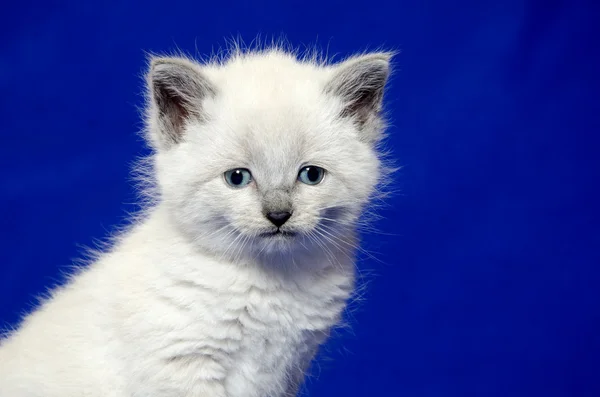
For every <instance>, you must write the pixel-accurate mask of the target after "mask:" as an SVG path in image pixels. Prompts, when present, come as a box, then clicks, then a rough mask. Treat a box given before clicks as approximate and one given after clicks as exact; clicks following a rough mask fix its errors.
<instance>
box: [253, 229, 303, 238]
mask: <svg viewBox="0 0 600 397" xmlns="http://www.w3.org/2000/svg"><path fill="white" fill-rule="evenodd" d="M296 234H297V233H296V232H291V231H289V230H280V229H277V230H275V231H272V232H265V233H261V234H260V235H259V236H260V237H265V238H269V237H286V238H290V237H294V236H296Z"/></svg>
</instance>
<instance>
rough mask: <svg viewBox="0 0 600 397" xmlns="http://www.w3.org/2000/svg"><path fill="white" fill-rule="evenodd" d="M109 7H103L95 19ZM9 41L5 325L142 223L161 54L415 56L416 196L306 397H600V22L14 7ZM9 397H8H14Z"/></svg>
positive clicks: (404, 140)
mask: <svg viewBox="0 0 600 397" xmlns="http://www.w3.org/2000/svg"><path fill="white" fill-rule="evenodd" d="M92 3H95V4H92ZM1 13H2V17H1V19H2V23H0V38H1V40H0V94H1V95H0V220H1V226H2V227H1V239H0V323H5V324H14V323H15V322H16V321H17V320H18V318H19V316H20V314H21V313H22V312H24V311H26V310H28V309H29V308H30V307H31V304H32V303H33V302H34V300H33V296H35V295H36V294H39V293H40V292H42V291H44V288H45V286H47V285H49V284H51V283H53V282H54V281H56V280H59V279H60V277H59V275H60V272H61V271H63V270H65V269H66V268H67V267H68V265H69V264H70V263H71V262H72V259H76V258H78V257H79V256H80V253H81V249H80V247H81V246H89V245H91V244H92V243H93V240H94V239H97V238H102V237H104V236H105V235H106V232H107V230H111V229H112V227H113V226H114V225H117V224H119V223H121V222H122V219H123V217H124V214H125V211H126V210H127V211H128V210H133V209H135V206H134V205H133V204H132V202H133V200H134V199H135V195H134V191H133V189H132V187H131V184H130V182H129V179H128V170H129V167H130V165H131V163H132V161H133V160H134V158H135V157H136V156H138V155H141V154H143V153H145V149H144V146H143V143H142V142H141V140H140V139H139V138H138V137H137V136H136V135H135V133H136V131H138V130H139V129H140V127H141V123H140V118H139V116H138V112H137V110H136V106H137V105H140V104H141V96H140V94H141V92H142V88H141V79H140V78H139V76H140V73H141V71H142V68H143V65H144V52H143V51H144V50H145V51H153V52H164V51H168V50H172V49H174V48H176V47H179V48H181V49H183V50H185V51H187V52H192V53H194V52H196V49H197V51H198V53H200V54H206V53H208V52H210V51H211V50H212V49H213V48H214V47H215V46H218V45H220V44H223V37H231V36H232V35H238V34H239V35H240V36H241V37H243V38H245V39H246V40H247V41H250V40H252V38H254V37H255V36H256V34H258V33H261V34H263V35H265V36H271V35H279V34H281V33H285V34H286V36H287V37H288V39H289V40H290V41H291V42H292V43H294V44H299V45H300V44H312V43H315V42H318V43H319V44H320V45H321V46H322V47H324V48H328V50H329V53H330V54H333V53H337V54H340V55H345V54H348V53H350V52H353V51H356V50H363V49H366V48H377V47H379V46H384V47H386V48H394V49H400V50H401V51H402V53H401V55H400V56H399V57H397V59H396V62H397V73H396V74H395V76H394V78H393V80H392V84H391V89H390V91H389V96H388V99H389V100H388V107H389V110H390V111H391V115H392V117H393V121H394V123H393V127H392V129H391V139H390V141H389V142H390V147H391V148H392V149H393V151H394V154H395V156H396V157H397V158H398V159H399V163H400V164H401V165H404V169H403V170H402V172H400V173H398V174H397V175H396V176H395V182H394V183H395V187H396V188H398V189H400V190H401V194H398V195H396V196H395V197H394V198H392V199H391V200H390V206H389V207H388V208H384V209H383V210H382V212H381V213H382V215H383V216H384V219H383V220H381V221H380V222H379V223H378V225H377V226H378V228H379V229H380V230H381V231H382V232H383V233H385V234H381V235H368V236H366V241H365V244H366V248H367V249H369V250H370V251H371V252H373V253H374V256H375V257H376V258H377V260H375V259H372V258H368V257H366V258H364V260H363V261H362V263H361V266H362V267H363V268H365V269H371V270H372V271H373V272H374V273H375V276H374V277H373V279H372V283H371V284H370V286H369V288H368V290H367V292H366V294H365V298H366V301H365V302H364V303H363V304H362V305H361V306H360V307H359V308H358V309H357V310H356V311H355V312H354V315H353V324H354V326H353V332H342V333H340V334H339V335H338V336H337V337H336V338H335V339H334V340H333V341H332V342H331V343H330V344H328V346H327V348H326V349H325V351H324V353H323V354H322V356H321V359H320V360H319V363H320V365H319V367H318V368H317V371H316V372H315V378H314V379H313V380H311V381H310V382H309V385H308V394H307V395H310V396H411V397H419V396H436V397H437V396H457V397H465V396H499V397H500V396H502V397H506V396H510V397H518V396H544V397H552V396H599V395H600V294H599V284H600V269H599V266H600V253H599V252H600V250H599V249H598V248H599V245H600V227H599V226H600V210H599V209H598V203H599V202H600V194H599V177H600V166H599V162H598V160H597V159H596V156H597V153H598V151H599V144H600V139H599V137H598V131H599V127H600V116H599V114H600V90H599V88H600V84H599V77H598V75H599V72H600V55H599V53H600V52H599V46H598V39H599V38H600V27H599V22H598V20H599V17H600V3H598V2H597V1H596V2H594V1H593V0H591V1H589V2H588V3H585V2H583V1H581V2H578V1H568V2H567V1H564V2H559V1H539V2H534V1H510V0H508V1H498V2H493V1H484V0H479V1H476V0H473V1H467V0H457V1H443V0H428V1H423V0H404V1H398V2H392V1H389V2H381V1H369V2H358V1H329V2H325V1H320V2H316V1H302V2H300V1H293V2H279V1H270V2H268V1H255V2H244V3H241V2H240V3H237V4H235V3H227V2H223V3H218V2H200V1H196V2H176V1H170V2H159V1H145V2H142V1H137V2H117V1H106V2H104V3H102V4H100V2H84V1H37V2H36V1H19V2H16V1H12V2H4V3H3V5H2V11H1ZM3 397H5V396H3Z"/></svg>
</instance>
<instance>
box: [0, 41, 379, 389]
mask: <svg viewBox="0 0 600 397" xmlns="http://www.w3.org/2000/svg"><path fill="white" fill-rule="evenodd" d="M390 57H391V55H390V54H388V53H370V54H366V55H360V56H355V57H352V58H349V59H347V60H346V61H344V62H341V63H338V64H327V63H324V62H317V61H315V60H313V59H301V58H298V57H297V56H296V55H294V54H292V53H290V52H286V51H284V50H281V49H278V48H271V49H266V50H262V51H247V52H243V51H238V52H235V53H233V54H231V55H230V56H229V57H228V58H227V59H224V60H221V61H210V62H208V63H206V64H199V63H196V62H194V61H191V60H189V59H185V58H179V57H165V58H154V59H152V61H151V65H150V70H149V72H148V74H147V85H148V106H147V128H146V133H147V140H148V142H149V144H150V145H151V147H152V149H153V155H152V157H151V159H150V160H151V164H152V170H153V171H152V178H153V180H155V181H156V185H155V186H156V191H155V197H154V201H153V204H152V205H151V206H150V208H149V209H148V210H147V211H145V215H144V217H142V218H140V219H139V220H137V221H136V222H134V225H133V226H132V227H131V228H130V229H129V230H128V231H127V232H125V233H123V234H122V235H121V236H120V237H119V238H118V239H117V241H116V243H115V245H114V247H113V248H111V249H110V250H107V252H104V253H102V254H101V255H99V257H98V259H97V260H96V261H95V262H94V263H92V264H91V265H90V266H89V267H87V268H86V269H84V270H82V271H81V272H80V273H79V274H77V275H76V276H73V277H72V279H71V280H70V282H68V283H67V284H66V285H65V286H64V287H61V288H59V289H57V290H55V291H54V292H53V293H52V297H51V298H50V299H48V300H47V301H46V302H45V303H44V304H43V305H42V306H41V307H40V308H39V309H38V310H37V311H35V312H34V313H32V314H31V315H29V316H28V317H27V318H25V320H24V321H23V323H22V324H21V326H20V327H19V328H18V329H17V330H15V332H13V333H12V335H9V336H8V337H7V338H6V339H5V340H4V341H3V342H2V344H1V345H0V396H2V397H82V396H89V397H96V396H97V397H175V396H177V397H184V396H187V397H192V396H211V397H225V396H227V397H266V396H269V397H278V396H294V395H296V393H297V391H298V388H299V387H300V386H301V384H302V382H303V378H304V374H305V371H306V369H307V368H308V366H309V364H310V362H311V360H312V358H313V356H314V355H315V352H316V351H317V349H318V347H319V345H320V344H322V342H324V340H325V339H326V338H327V336H328V334H329V331H330V329H331V328H332V327H333V326H334V325H336V323H338V321H340V318H341V314H342V311H343V310H344V308H345V305H346V302H347V300H348V298H349V297H350V295H351V294H352V292H353V288H354V279H355V275H354V270H355V266H354V260H353V258H354V248H355V247H356V244H357V242H356V226H357V221H358V220H359V217H360V216H361V213H362V212H363V209H364V207H365V205H366V204H367V203H368V201H369V199H370V198H371V197H372V195H373V193H374V192H375V191H376V188H377V185H378V182H379V181H380V179H381V175H382V172H383V166H382V161H381V159H380V157H381V156H380V154H379V153H378V151H377V150H376V145H377V143H378V142H379V141H380V140H381V138H382V134H383V130H384V121H383V118H382V115H381V107H382V98H383V91H384V86H385V84H386V81H387V78H388V75H389V67H390V66H389V63H390Z"/></svg>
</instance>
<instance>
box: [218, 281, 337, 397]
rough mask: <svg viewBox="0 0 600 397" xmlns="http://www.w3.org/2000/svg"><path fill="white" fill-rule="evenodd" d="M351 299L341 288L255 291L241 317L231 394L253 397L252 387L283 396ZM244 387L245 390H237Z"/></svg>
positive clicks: (258, 289) (256, 391) (267, 394)
mask: <svg viewBox="0 0 600 397" xmlns="http://www.w3.org/2000/svg"><path fill="white" fill-rule="evenodd" d="M347 298H348V291H347V290H345V289H344V290H342V289H339V288H338V287H333V288H332V291H331V292H328V291H326V290H325V289H317V290H315V289H313V288H310V289H307V290H301V289H292V290H272V291H265V290H261V289H260V288H257V287H252V288H250V289H249V290H248V291H247V294H246V299H245V302H244V304H243V305H242V307H240V309H239V316H238V318H237V322H238V324H239V327H240V330H241V339H240V343H239V348H238V349H237V351H236V352H235V353H234V354H233V355H232V357H231V358H232V369H233V370H232V372H231V374H230V377H229V382H228V383H229V384H230V392H231V395H234V396H238V395H239V396H243V395H248V394H247V393H248V390H249V388H250V389H254V390H255V394H256V395H264V396H271V395H272V396H278V395H281V394H282V393H283V391H284V390H285V389H286V388H287V387H288V386H289V385H288V383H289V382H290V379H293V378H297V377H299V376H300V375H301V374H300V373H298V372H302V371H303V370H304V369H305V367H306V366H307V364H308V363H309V361H310V360H311V359H312V356H313V354H314V352H315V350H316V348H317V347H318V345H319V344H320V343H321V342H322V340H323V339H324V338H325V336H326V335H327V333H328V331H329V329H330V328H331V327H332V326H333V325H335V324H336V323H337V322H338V321H339V317H340V314H341V312H342V310H343V308H344V306H345V302H346V299H347ZM239 385H244V386H243V390H242V389H239V390H236V388H237V387H239ZM252 395H254V394H252Z"/></svg>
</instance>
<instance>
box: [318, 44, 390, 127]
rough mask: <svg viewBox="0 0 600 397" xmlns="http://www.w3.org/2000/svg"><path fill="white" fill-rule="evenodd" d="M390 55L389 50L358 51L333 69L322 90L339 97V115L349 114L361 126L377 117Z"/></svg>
mask: <svg viewBox="0 0 600 397" xmlns="http://www.w3.org/2000/svg"><path fill="white" fill-rule="evenodd" d="M392 56H393V54H392V53H389V52H377V53H372V54H367V55H362V56H358V57H354V58H350V59H349V60H347V61H344V62H342V63H341V64H339V65H338V66H337V67H336V68H335V69H334V73H333V77H332V78H331V80H330V81H329V82H328V84H327V86H326V91H327V92H328V93H330V94H333V95H336V96H338V97H340V98H341V100H342V101H343V104H344V108H343V111H342V117H352V118H354V119H355V120H356V121H357V122H358V123H359V125H361V126H363V127H368V124H369V123H371V122H373V121H375V120H377V119H378V118H379V114H380V112H381V108H382V101H383V91H384V88H385V84H386V82H387V80H388V77H389V74H390V61H391V58H392Z"/></svg>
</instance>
